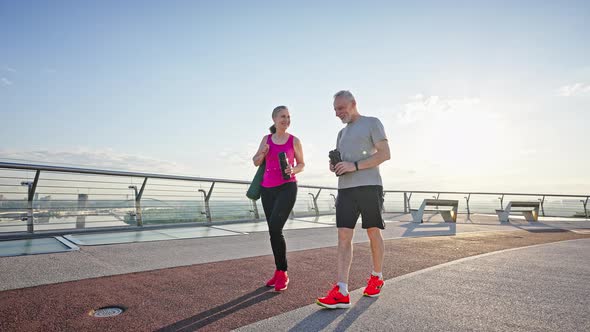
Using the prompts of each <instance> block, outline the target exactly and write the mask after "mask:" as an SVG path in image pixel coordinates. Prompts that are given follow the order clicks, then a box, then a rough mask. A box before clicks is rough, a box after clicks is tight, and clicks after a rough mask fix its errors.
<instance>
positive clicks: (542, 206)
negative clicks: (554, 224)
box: [539, 195, 545, 217]
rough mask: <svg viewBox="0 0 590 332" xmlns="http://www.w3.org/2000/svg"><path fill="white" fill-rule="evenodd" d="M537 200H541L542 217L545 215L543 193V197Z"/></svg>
mask: <svg viewBox="0 0 590 332" xmlns="http://www.w3.org/2000/svg"><path fill="white" fill-rule="evenodd" d="M539 201H540V202H541V213H542V214H543V217H544V216H545V196H544V195H543V199H541V198H539Z"/></svg>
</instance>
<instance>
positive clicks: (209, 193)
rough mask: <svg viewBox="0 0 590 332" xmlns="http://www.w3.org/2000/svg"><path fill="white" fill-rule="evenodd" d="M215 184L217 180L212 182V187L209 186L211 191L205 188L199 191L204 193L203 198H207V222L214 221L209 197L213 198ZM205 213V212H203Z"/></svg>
mask: <svg viewBox="0 0 590 332" xmlns="http://www.w3.org/2000/svg"><path fill="white" fill-rule="evenodd" d="M214 186H215V182H213V183H211V187H210V188H209V192H206V191H205V190H203V189H199V192H202V193H203V198H204V199H205V212H204V214H205V216H206V217H207V222H208V223H211V222H213V219H212V218H211V208H210V207H209V199H210V198H211V194H212V193H213V187H214ZM201 213H203V212H201Z"/></svg>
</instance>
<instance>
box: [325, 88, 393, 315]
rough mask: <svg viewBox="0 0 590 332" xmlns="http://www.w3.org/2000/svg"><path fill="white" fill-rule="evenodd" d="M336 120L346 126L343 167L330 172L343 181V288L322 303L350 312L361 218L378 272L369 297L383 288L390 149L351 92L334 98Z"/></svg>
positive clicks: (339, 213)
mask: <svg viewBox="0 0 590 332" xmlns="http://www.w3.org/2000/svg"><path fill="white" fill-rule="evenodd" d="M334 110H335V111H336V116H337V117H339V118H340V120H342V123H345V124H346V127H344V128H343V129H342V130H340V132H339V133H338V139H337V141H336V147H337V149H338V151H340V154H341V158H342V161H341V162H339V163H337V164H336V165H332V164H330V171H332V172H335V173H336V175H338V176H339V177H338V198H337V200H336V226H337V227H338V283H337V284H336V285H335V286H334V288H333V289H332V290H330V292H328V295H327V296H326V297H322V298H318V299H317V301H316V303H317V304H319V305H320V306H323V307H326V308H330V309H336V308H350V296H349V294H348V274H349V272H350V265H351V263H352V237H353V235H354V227H355V226H356V222H357V219H358V217H359V214H360V215H361V216H362V226H363V228H364V229H366V230H367V235H368V236H369V240H370V241H371V254H372V258H373V272H372V273H371V276H370V278H369V279H368V283H367V287H366V288H365V290H364V292H363V294H364V295H365V296H370V297H376V296H379V294H380V292H381V287H382V286H383V273H382V271H383V270H382V269H383V267H382V265H383V251H384V248H383V237H382V235H381V230H382V229H384V228H385V224H384V222H383V217H382V215H381V211H382V208H383V183H382V181H381V175H380V173H379V165H380V164H381V163H383V162H384V161H386V160H389V158H390V156H389V145H388V143H387V136H386V135H385V130H384V128H383V125H382V124H381V121H379V119H377V118H374V117H367V116H363V115H361V114H360V113H359V112H358V110H357V105H356V100H355V99H354V96H353V95H352V93H350V91H340V92H338V93H336V94H335V95H334Z"/></svg>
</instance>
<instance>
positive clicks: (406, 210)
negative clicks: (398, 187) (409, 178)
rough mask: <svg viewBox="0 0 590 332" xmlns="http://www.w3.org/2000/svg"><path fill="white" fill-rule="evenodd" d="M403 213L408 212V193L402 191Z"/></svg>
mask: <svg viewBox="0 0 590 332" xmlns="http://www.w3.org/2000/svg"><path fill="white" fill-rule="evenodd" d="M404 213H408V193H407V192H405V191H404Z"/></svg>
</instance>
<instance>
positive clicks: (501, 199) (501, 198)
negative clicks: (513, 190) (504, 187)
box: [498, 194, 504, 210]
mask: <svg viewBox="0 0 590 332" xmlns="http://www.w3.org/2000/svg"><path fill="white" fill-rule="evenodd" d="M498 199H499V200H500V210H504V194H502V196H501V197H498Z"/></svg>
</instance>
